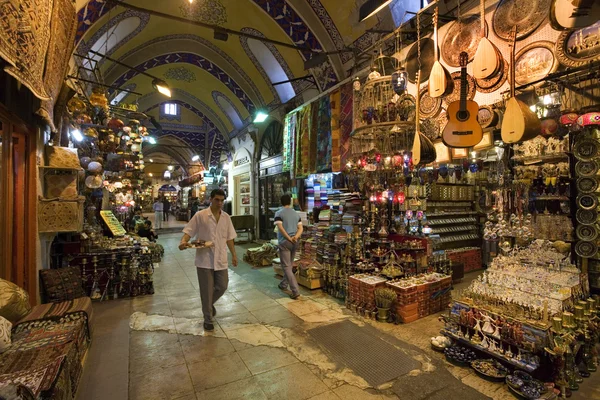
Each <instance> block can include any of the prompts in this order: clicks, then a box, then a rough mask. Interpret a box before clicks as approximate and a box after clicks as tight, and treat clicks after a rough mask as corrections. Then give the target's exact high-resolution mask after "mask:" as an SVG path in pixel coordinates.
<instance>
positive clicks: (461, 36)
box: [442, 13, 487, 68]
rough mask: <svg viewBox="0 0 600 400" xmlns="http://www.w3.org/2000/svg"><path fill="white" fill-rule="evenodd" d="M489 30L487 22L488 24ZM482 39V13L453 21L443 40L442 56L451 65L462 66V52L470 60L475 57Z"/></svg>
mask: <svg viewBox="0 0 600 400" xmlns="http://www.w3.org/2000/svg"><path fill="white" fill-rule="evenodd" d="M486 32H487V24H486ZM480 40H481V14H479V13H477V14H472V15H468V16H466V17H464V18H461V19H460V20H458V21H455V22H452V23H451V25H450V27H449V28H448V30H447V31H446V36H444V40H443V41H442V58H443V59H444V61H445V62H446V64H448V65H449V66H451V67H457V68H458V67H460V53H461V52H462V51H465V52H466V53H467V54H468V55H469V62H471V61H473V58H475V53H476V52H477V46H478V45H479V41H480Z"/></svg>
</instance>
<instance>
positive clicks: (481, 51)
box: [473, 0, 502, 79]
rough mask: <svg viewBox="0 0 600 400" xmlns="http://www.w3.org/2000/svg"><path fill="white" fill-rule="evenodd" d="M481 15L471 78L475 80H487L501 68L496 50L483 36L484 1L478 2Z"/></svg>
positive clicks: (500, 61)
mask: <svg viewBox="0 0 600 400" xmlns="http://www.w3.org/2000/svg"><path fill="white" fill-rule="evenodd" d="M479 12H480V13H481V39H480V40H479V44H478V45H477V51H476V52H475V58H474V59H473V76H475V79H488V78H490V77H492V76H494V75H496V74H497V73H498V72H500V70H501V68H502V60H501V59H500V58H499V57H498V54H499V52H498V48H497V47H496V46H495V45H494V44H493V43H492V42H490V40H489V39H488V38H487V37H486V35H485V0H479Z"/></svg>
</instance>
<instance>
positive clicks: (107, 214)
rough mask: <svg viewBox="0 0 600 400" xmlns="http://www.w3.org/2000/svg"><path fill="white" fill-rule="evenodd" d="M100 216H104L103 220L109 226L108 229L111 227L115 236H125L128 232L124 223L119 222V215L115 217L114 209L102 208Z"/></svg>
mask: <svg viewBox="0 0 600 400" xmlns="http://www.w3.org/2000/svg"><path fill="white" fill-rule="evenodd" d="M100 216H101V217H102V220H103V221H104V223H105V224H106V226H108V229H110V231H111V232H112V234H113V235H114V236H123V235H124V234H126V233H127V231H126V230H125V228H123V225H121V223H120V222H119V220H118V219H117V217H115V214H113V212H112V211H110V210H102V211H100Z"/></svg>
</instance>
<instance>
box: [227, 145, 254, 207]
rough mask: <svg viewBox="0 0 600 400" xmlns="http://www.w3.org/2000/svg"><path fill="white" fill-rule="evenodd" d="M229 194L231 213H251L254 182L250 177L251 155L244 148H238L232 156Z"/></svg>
mask: <svg viewBox="0 0 600 400" xmlns="http://www.w3.org/2000/svg"><path fill="white" fill-rule="evenodd" d="M231 168H232V170H231V176H232V178H233V181H232V182H231V183H230V186H229V188H230V191H231V193H230V195H231V196H232V203H233V215H253V213H254V184H253V179H252V156H251V154H250V153H249V152H248V151H247V150H246V149H243V148H242V149H240V150H238V151H237V153H236V154H235V156H234V157H233V164H232V165H231Z"/></svg>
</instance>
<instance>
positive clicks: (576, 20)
mask: <svg viewBox="0 0 600 400" xmlns="http://www.w3.org/2000/svg"><path fill="white" fill-rule="evenodd" d="M598 18H600V0H554V1H553V2H552V5H551V6H550V25H552V27H553V28H554V29H556V30H559V31H566V30H571V29H579V28H585V27H586V26H590V25H592V24H593V23H595V22H596V21H598Z"/></svg>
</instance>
